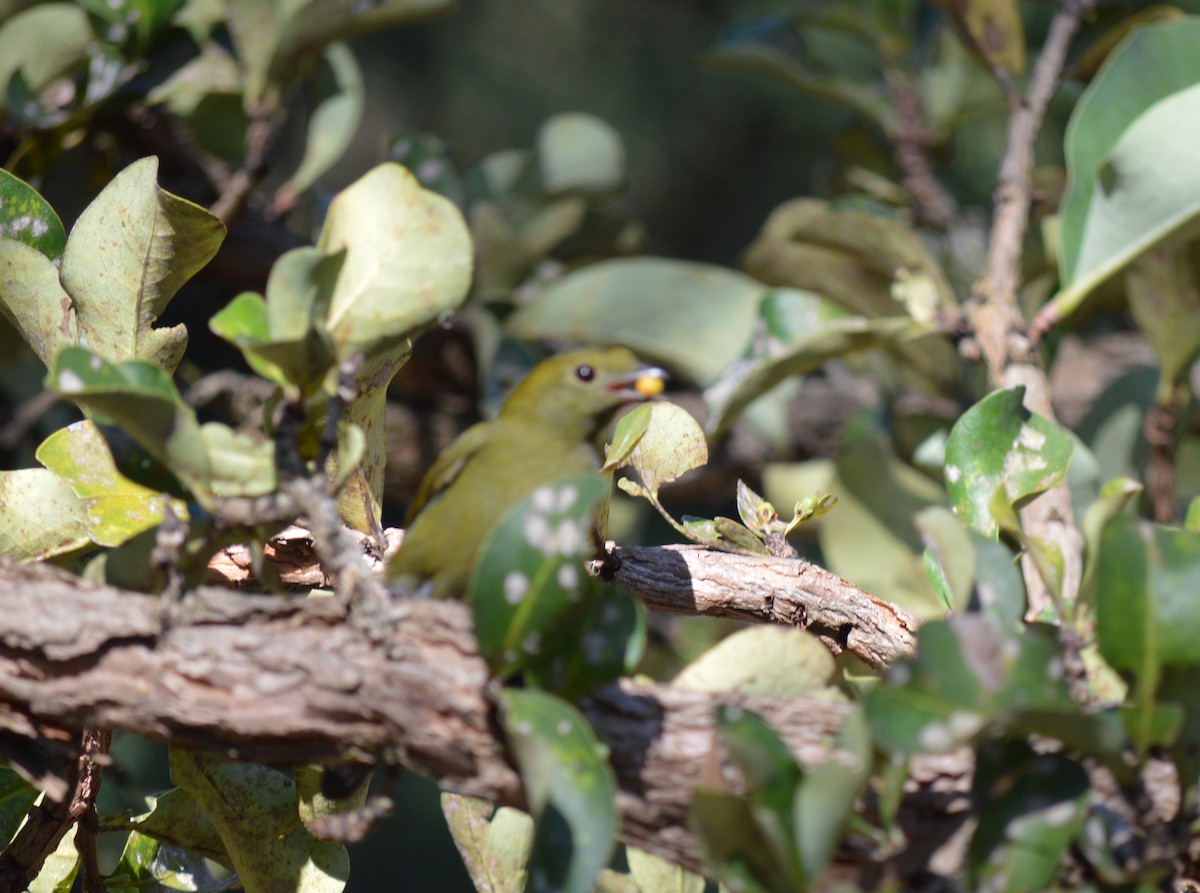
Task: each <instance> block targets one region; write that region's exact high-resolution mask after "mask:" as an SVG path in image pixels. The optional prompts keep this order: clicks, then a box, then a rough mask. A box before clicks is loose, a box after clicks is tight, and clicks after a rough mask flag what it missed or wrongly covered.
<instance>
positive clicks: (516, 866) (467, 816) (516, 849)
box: [442, 793, 533, 893]
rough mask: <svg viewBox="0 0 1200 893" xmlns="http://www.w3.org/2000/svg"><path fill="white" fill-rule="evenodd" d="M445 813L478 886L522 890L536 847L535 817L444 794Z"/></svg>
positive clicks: (504, 892)
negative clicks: (534, 847)
mask: <svg viewBox="0 0 1200 893" xmlns="http://www.w3.org/2000/svg"><path fill="white" fill-rule="evenodd" d="M442 813H443V814H444V815H445V816H446V824H447V825H448V826H449V828H450V834H451V835H452V836H453V837H454V845H455V846H457V847H458V852H459V855H460V856H462V860H463V865H464V866H466V869H467V874H469V875H470V876H471V881H472V882H473V883H474V884H475V889H476V890H486V891H488V893H521V891H523V890H524V889H525V863H526V862H527V861H528V859H529V852H530V850H531V849H532V848H533V820H532V819H531V818H530V817H529V816H527V815H525V813H523V812H521V811H520V810H518V809H512V808H511V807H508V806H496V805H495V804H494V803H489V802H487V801H486V800H476V799H475V798H473V797H464V796H463V795H461V794H451V793H443V794H442Z"/></svg>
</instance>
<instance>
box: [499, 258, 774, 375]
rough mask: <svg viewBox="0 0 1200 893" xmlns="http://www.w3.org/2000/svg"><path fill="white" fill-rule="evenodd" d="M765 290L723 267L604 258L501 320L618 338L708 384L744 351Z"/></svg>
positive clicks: (594, 339)
mask: <svg viewBox="0 0 1200 893" xmlns="http://www.w3.org/2000/svg"><path fill="white" fill-rule="evenodd" d="M765 292H766V289H765V287H764V286H762V285H761V284H759V283H758V282H755V281H754V280H753V279H750V278H749V277H747V276H744V275H742V274H741V273H737V272H734V271H733V270H727V269H724V268H722V267H716V266H710V265H707V264H697V263H689V262H686V261H679V260H667V259H665V258H656V257H639V258H629V259H617V260H606V261H601V262H599V263H595V264H592V265H590V266H587V267H584V268H583V269H581V270H576V271H573V272H571V273H568V274H567V275H565V276H563V277H562V278H561V279H558V280H556V281H555V282H553V283H551V284H550V285H549V286H547V287H546V289H545V290H544V291H542V292H541V294H540V295H538V297H537V299H536V300H535V301H534V302H533V303H530V304H527V305H525V306H524V307H521V308H520V309H518V310H517V311H516V312H515V313H514V314H513V315H512V316H511V317H510V318H509V321H508V326H509V330H510V331H512V332H513V333H514V334H516V335H518V336H520V337H522V338H567V339H570V340H572V341H579V342H583V343H586V344H624V345H626V346H627V347H629V348H631V349H632V350H635V351H637V352H638V353H639V354H642V355H643V356H646V357H649V358H651V359H653V360H655V361H656V362H661V363H663V364H664V365H667V366H669V367H671V369H672V370H673V371H677V372H678V373H679V374H680V375H681V376H682V377H684V378H686V379H687V380H689V381H691V382H693V383H695V384H698V385H700V386H702V387H707V386H708V385H711V384H712V383H713V382H714V381H716V380H717V377H718V376H719V375H720V374H721V372H722V370H724V369H725V368H726V367H727V366H729V365H730V364H732V363H733V362H734V361H736V360H738V359H739V358H740V357H741V356H742V355H743V354H744V353H745V352H746V348H747V347H748V346H749V344H750V340H751V337H752V336H753V333H754V321H755V319H756V317H757V315H758V305H759V302H760V301H761V300H762V297H763V295H764V294H765ZM651 298H653V300H651ZM683 320H686V321H687V325H682V324H681V322H682V321H683Z"/></svg>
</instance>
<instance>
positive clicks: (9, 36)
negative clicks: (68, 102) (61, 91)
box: [0, 3, 93, 109]
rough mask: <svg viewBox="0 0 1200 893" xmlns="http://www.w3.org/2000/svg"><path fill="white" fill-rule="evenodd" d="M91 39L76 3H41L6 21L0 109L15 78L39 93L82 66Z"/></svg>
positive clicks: (0, 37) (0, 38)
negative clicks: (18, 76) (16, 76)
mask: <svg viewBox="0 0 1200 893" xmlns="http://www.w3.org/2000/svg"><path fill="white" fill-rule="evenodd" d="M92 39H93V37H92V29H91V26H90V25H89V24H88V19H87V14H86V13H85V12H84V11H83V10H82V9H80V8H79V5H78V4H75V3H40V4H38V5H37V6H34V7H33V8H31V9H26V10H23V11H21V12H18V13H16V14H15V15H12V16H11V17H9V18H8V20H7V21H5V22H4V24H3V27H0V109H4V108H5V107H6V105H7V103H6V101H5V97H6V94H7V87H8V85H9V83H10V81H11V80H12V79H13V76H14V75H17V74H18V73H19V74H20V75H21V77H22V78H23V80H24V81H25V83H27V84H28V85H29V87H30V89H32V90H35V91H40V90H41V89H42V88H43V87H45V86H46V85H47V84H49V83H50V82H51V81H52V80H54V79H55V78H56V77H59V76H61V75H63V74H65V73H67V72H68V71H69V70H70V69H71V68H73V67H75V66H77V65H79V64H81V63H82V62H83V61H84V60H85V59H86V58H87V54H88V48H89V45H90V44H91V42H92Z"/></svg>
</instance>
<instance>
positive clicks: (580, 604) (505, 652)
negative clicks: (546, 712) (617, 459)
mask: <svg viewBox="0 0 1200 893" xmlns="http://www.w3.org/2000/svg"><path fill="white" fill-rule="evenodd" d="M608 488H609V483H608V479H607V478H606V477H604V476H603V475H599V474H590V475H574V476H571V477H566V478H563V479H561V480H559V481H555V482H554V483H552V484H548V485H546V486H544V487H541V488H539V489H538V490H536V491H535V492H534V493H533V494H532V495H530V496H529V497H528V498H526V499H524V500H522V501H521V502H520V503H518V504H517V505H515V506H514V507H513V508H512V509H511V510H510V511H509V512H508V513H507V514H506V515H504V516H503V517H502V518H501V519H500V521H499V522H497V524H496V525H495V527H493V529H492V530H491V532H490V533H489V535H488V537H487V539H486V540H485V542H484V544H483V546H482V547H481V549H480V551H479V556H478V558H477V559H476V563H475V568H474V571H473V573H472V575H471V582H470V586H469V593H470V599H471V605H472V610H473V612H474V617H475V634H476V636H477V637H478V640H479V648H480V651H481V653H482V654H483V656H484V658H485V659H486V660H487V661H488V665H489V666H490V667H491V669H492V671H493V672H494V673H495V674H496V675H497V676H499V677H501V678H507V677H511V676H513V675H516V674H517V673H525V674H526V676H527V681H529V682H532V683H534V684H537V685H539V686H541V687H543V688H547V689H550V690H554V691H559V692H562V693H564V694H567V693H570V694H579V693H582V692H583V691H584V690H586V689H588V688H593V687H595V686H596V685H599V684H602V683H603V682H608V681H610V680H611V679H613V678H615V677H616V676H617V675H619V674H620V673H621V672H622V671H623V670H625V669H626V667H627V666H629V665H630V664H631V663H632V662H635V661H636V659H637V656H638V654H639V653H640V650H639V643H640V642H641V641H642V639H643V637H644V621H643V620H642V615H641V610H640V607H639V606H638V605H637V603H635V602H634V601H633V600H632V599H630V598H628V597H627V596H625V595H623V594H621V593H618V592H616V591H614V590H612V589H611V588H610V587H608V586H606V585H605V584H603V583H601V582H600V581H598V580H596V579H594V578H592V577H590V576H589V575H588V574H587V573H586V571H585V570H584V561H585V560H586V559H587V558H588V557H590V555H591V553H592V545H591V543H592V540H591V536H592V529H593V525H594V523H595V518H596V512H597V509H598V508H599V506H600V505H601V504H602V502H603V500H604V499H605V497H606V496H607V495H608Z"/></svg>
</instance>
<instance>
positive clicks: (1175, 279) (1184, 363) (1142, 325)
mask: <svg viewBox="0 0 1200 893" xmlns="http://www.w3.org/2000/svg"><path fill="white" fill-rule="evenodd" d="M1198 248H1200V246H1198V245H1197V244H1196V243H1194V242H1193V243H1189V244H1186V245H1167V246H1162V247H1160V248H1157V249H1154V250H1152V251H1148V252H1146V253H1145V254H1143V255H1142V256H1141V257H1140V258H1138V259H1137V260H1136V261H1135V262H1134V264H1133V266H1132V267H1131V268H1130V270H1129V276H1128V280H1127V283H1128V288H1127V295H1128V298H1129V309H1130V311H1131V312H1132V313H1133V318H1134V320H1135V321H1136V322H1137V325H1138V328H1139V329H1140V330H1141V332H1142V334H1143V335H1145V336H1146V340H1147V341H1149V342H1150V346H1151V347H1152V348H1154V354H1155V356H1156V357H1158V365H1159V368H1160V370H1161V372H1160V375H1161V379H1160V382H1159V387H1158V391H1159V402H1160V403H1164V402H1166V400H1167V399H1169V396H1170V393H1171V391H1172V389H1173V388H1174V386H1175V385H1176V383H1177V382H1179V381H1180V380H1181V379H1182V377H1183V376H1184V375H1186V374H1187V371H1188V368H1189V366H1190V363H1191V360H1192V359H1193V358H1194V357H1195V356H1196V353H1197V351H1200V281H1198V275H1197V274H1198V271H1197V269H1196V263H1197V257H1196V255H1197V249H1198Z"/></svg>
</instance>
